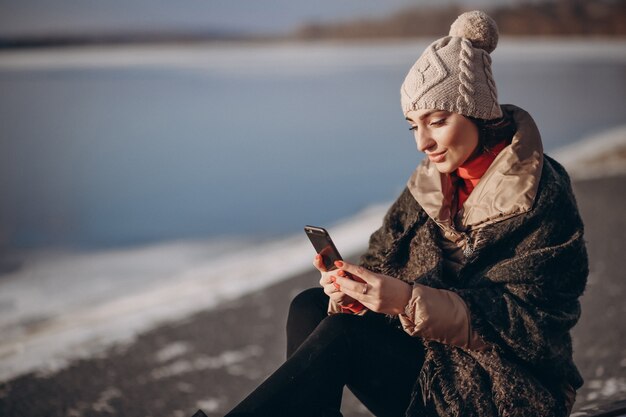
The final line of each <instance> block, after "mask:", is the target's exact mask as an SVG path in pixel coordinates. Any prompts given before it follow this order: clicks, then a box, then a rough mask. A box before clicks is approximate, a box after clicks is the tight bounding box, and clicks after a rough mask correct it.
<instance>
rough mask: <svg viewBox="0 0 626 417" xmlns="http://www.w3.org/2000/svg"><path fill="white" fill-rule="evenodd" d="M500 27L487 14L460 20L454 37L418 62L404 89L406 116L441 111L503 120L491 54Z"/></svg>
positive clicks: (452, 30)
mask: <svg viewBox="0 0 626 417" xmlns="http://www.w3.org/2000/svg"><path fill="white" fill-rule="evenodd" d="M497 44H498V26H497V25H496V22H494V20H493V19H492V18H491V17H489V16H488V15H487V14H486V13H484V12H481V11H473V12H467V13H463V14H462V15H460V16H459V17H458V18H457V19H456V20H455V21H454V23H452V26H450V34H449V36H446V37H444V38H441V39H439V40H436V41H435V42H433V43H432V44H430V46H428V48H426V50H425V51H424V53H423V54H422V56H420V58H419V59H418V60H417V61H416V62H415V64H414V65H413V67H412V68H411V70H410V71H409V73H408V74H407V76H406V79H405V80H404V83H403V84H402V88H401V89H400V94H401V103H402V111H403V112H404V114H406V113H407V112H409V111H411V110H420V109H440V110H447V111H450V112H454V113H460V114H463V115H465V116H472V117H476V118H479V119H488V120H490V119H497V118H499V117H501V116H502V111H501V110H500V106H499V105H498V93H497V91H496V84H495V82H494V80H493V75H492V74H491V57H490V56H489V53H490V52H492V51H493V50H494V49H496V45H497Z"/></svg>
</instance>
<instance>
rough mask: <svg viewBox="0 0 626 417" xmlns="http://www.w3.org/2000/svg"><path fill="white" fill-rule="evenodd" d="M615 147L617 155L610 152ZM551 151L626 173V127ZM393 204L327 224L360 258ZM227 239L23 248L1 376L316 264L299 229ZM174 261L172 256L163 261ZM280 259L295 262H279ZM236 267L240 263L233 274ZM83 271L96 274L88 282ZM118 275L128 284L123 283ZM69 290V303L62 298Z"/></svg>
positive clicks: (1, 286) (574, 168)
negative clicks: (28, 251) (29, 251)
mask: <svg viewBox="0 0 626 417" xmlns="http://www.w3.org/2000/svg"><path fill="white" fill-rule="evenodd" d="M616 149H617V150H620V152H613V151H614V150H616ZM612 154H617V155H618V156H619V158H613V159H611V161H612V162H611V163H610V164H607V163H606V161H605V160H604V159H603V158H606V156H607V155H609V156H611V155H612ZM550 155H551V156H554V157H555V159H556V160H557V161H559V162H562V163H563V165H564V166H565V167H566V169H568V171H569V172H570V173H571V176H572V179H573V181H574V182H575V183H576V182H579V181H585V180H588V179H595V180H600V181H602V179H603V178H606V179H609V178H624V179H626V125H624V126H619V127H616V128H614V129H610V130H608V131H605V132H601V133H600V134H598V135H594V136H593V137H589V138H586V139H585V140H582V141H580V142H578V143H576V144H573V145H571V146H568V147H566V148H562V149H560V150H557V151H555V152H554V153H550ZM607 167H615V168H614V169H607ZM390 203H391V202H389V203H387V204H379V205H375V206H370V207H369V208H367V209H365V210H362V211H361V212H359V213H358V214H357V215H355V216H353V217H351V218H348V219H344V220H341V221H338V222H337V223H336V224H331V225H326V226H327V227H328V228H329V230H330V231H331V233H332V235H333V239H334V240H335V243H336V244H337V245H338V247H339V248H341V249H340V250H341V251H342V253H343V254H344V256H347V257H351V256H354V255H355V254H358V253H360V252H362V251H363V250H364V249H365V248H366V244H367V241H368V238H369V235H370V234H371V233H372V232H373V231H374V230H376V229H377V228H378V227H379V225H380V223H381V222H382V218H383V216H384V213H385V212H386V209H387V207H388V204H390ZM220 242H222V241H221V240H220V241H215V242H202V241H199V242H195V243H194V242H185V241H182V242H164V243H162V244H156V245H147V246H139V247H136V248H124V249H112V250H96V251H78V252H76V251H72V250H68V251H54V250H51V251H46V250H43V251H39V252H37V251H35V252H33V253H34V254H37V253H39V255H37V256H35V257H33V256H32V255H31V257H30V258H28V255H26V256H27V262H26V263H25V264H24V265H23V267H22V268H19V267H17V268H16V269H15V270H13V271H10V272H8V273H5V274H4V275H2V280H0V292H2V293H3V295H4V296H5V298H6V300H5V301H7V300H8V301H7V302H11V303H14V307H13V309H12V310H8V311H7V312H6V313H5V315H4V317H3V320H2V321H0V328H2V329H3V333H4V335H5V339H4V340H3V342H1V343H0V381H6V380H10V379H12V378H15V377H18V376H19V375H23V374H25V373H27V372H32V371H41V370H46V372H56V371H59V370H61V369H64V368H65V367H66V366H68V365H69V364H71V363H72V362H73V361H75V360H77V359H80V358H89V357H91V356H93V355H97V354H98V353H99V352H102V351H104V350H106V349H107V348H109V347H110V346H112V345H117V344H120V343H121V344H128V343H133V341H134V340H135V339H136V337H137V336H138V335H140V334H142V333H143V332H147V331H151V330H152V329H155V328H158V327H159V326H163V325H164V324H166V323H168V322H173V321H177V320H184V319H185V317H189V316H191V315H193V314H195V313H197V312H199V311H205V310H212V309H214V308H216V307H218V306H219V305H220V304H221V303H224V302H227V301H230V300H236V299H239V298H241V297H244V296H247V295H249V294H251V293H254V292H255V291H260V290H263V289H264V288H266V287H268V286H270V285H274V284H276V283H279V282H283V281H286V280H289V279H290V278H291V277H293V276H295V275H298V274H301V273H304V272H305V271H307V270H308V269H310V262H309V258H308V257H307V255H308V254H311V255H312V252H311V248H310V245H309V244H308V242H307V241H306V239H303V238H302V236H300V234H294V235H288V236H285V237H283V238H279V239H274V240H271V241H268V242H264V243H263V244H261V245H258V243H255V242H249V245H248V244H246V241H245V240H237V239H235V240H233V241H232V242H230V243H228V242H222V243H220ZM224 243H227V245H226V246H227V247H230V249H224V250H223V253H222V255H220V256H217V255H215V257H214V259H213V258H212V259H208V258H207V257H206V254H207V253H211V251H214V250H215V249H211V248H217V247H220V246H223V245H224ZM170 258H171V259H174V261H171V262H164V261H163V260H165V259H170ZM279 258H282V259H288V260H289V261H288V262H282V263H281V264H280V266H279V267H277V266H276V259H279ZM235 264H237V265H239V268H238V269H237V270H236V271H235V272H231V270H232V265H235ZM93 265H95V266H96V267H95V269H94V266H93ZM98 265H101V266H102V267H103V268H104V269H103V271H106V270H107V269H111V268H113V269H114V270H116V271H117V273H116V274H115V276H114V277H113V276H110V274H107V273H106V272H96V270H97V269H98V268H97V266H98ZM148 265H154V266H150V267H148ZM241 266H243V268H241ZM157 270H158V271H159V272H157ZM124 274H126V277H125V278H124ZM85 276H86V277H89V278H88V279H87V280H85V279H83V278H82V277H85ZM223 277H224V278H225V279H222V278H223ZM120 279H122V282H124V283H125V285H126V286H128V285H131V286H130V287H128V288H127V287H122V288H117V286H116V283H117V282H120ZM59 280H60V281H59ZM41 285H43V286H44V287H45V286H50V288H54V287H55V286H65V287H68V288H71V289H72V291H69V292H67V291H64V292H62V293H55V292H54V291H52V292H47V293H45V294H42V295H41V297H42V298H41V299H37V298H35V299H34V300H35V302H32V301H33V298H32V297H33V296H32V294H38V293H39V291H38V290H37V288H38V287H40V286H41ZM63 294H65V295H63ZM68 296H69V297H71V300H69V299H68V300H67V301H68V302H63V297H68ZM57 297H58V298H59V299H57ZM94 297H96V298H94ZM25 298H26V300H25ZM82 298H85V299H86V301H85V300H82ZM11 300H14V301H11ZM89 300H91V301H89ZM49 340H54V341H55V346H54V347H51V346H50V344H49V343H47V341H49Z"/></svg>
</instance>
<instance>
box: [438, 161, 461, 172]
mask: <svg viewBox="0 0 626 417" xmlns="http://www.w3.org/2000/svg"><path fill="white" fill-rule="evenodd" d="M435 168H436V169H437V171H439V172H440V173H442V174H452V173H453V172H454V171H456V169H457V166H456V165H451V164H448V163H445V162H442V163H435Z"/></svg>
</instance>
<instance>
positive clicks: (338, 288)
mask: <svg viewBox="0 0 626 417" xmlns="http://www.w3.org/2000/svg"><path fill="white" fill-rule="evenodd" d="M333 285H334V286H335V288H337V291H341V287H340V286H339V284H335V283H333Z"/></svg>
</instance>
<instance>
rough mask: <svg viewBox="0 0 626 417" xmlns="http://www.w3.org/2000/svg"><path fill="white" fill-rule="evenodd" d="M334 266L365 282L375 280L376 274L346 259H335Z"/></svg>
mask: <svg viewBox="0 0 626 417" xmlns="http://www.w3.org/2000/svg"><path fill="white" fill-rule="evenodd" d="M335 266H336V267H337V268H341V270H343V271H346V272H348V273H350V275H352V276H354V277H355V278H356V277H359V278H362V279H363V280H364V281H365V282H368V283H370V284H371V283H372V282H374V280H376V279H377V278H376V275H375V274H374V273H373V272H372V271H369V270H367V269H365V268H363V267H362V266H357V265H353V264H351V263H348V262H346V261H335Z"/></svg>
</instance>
